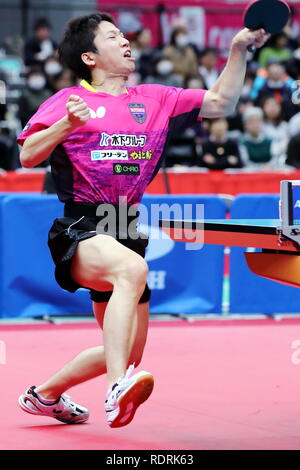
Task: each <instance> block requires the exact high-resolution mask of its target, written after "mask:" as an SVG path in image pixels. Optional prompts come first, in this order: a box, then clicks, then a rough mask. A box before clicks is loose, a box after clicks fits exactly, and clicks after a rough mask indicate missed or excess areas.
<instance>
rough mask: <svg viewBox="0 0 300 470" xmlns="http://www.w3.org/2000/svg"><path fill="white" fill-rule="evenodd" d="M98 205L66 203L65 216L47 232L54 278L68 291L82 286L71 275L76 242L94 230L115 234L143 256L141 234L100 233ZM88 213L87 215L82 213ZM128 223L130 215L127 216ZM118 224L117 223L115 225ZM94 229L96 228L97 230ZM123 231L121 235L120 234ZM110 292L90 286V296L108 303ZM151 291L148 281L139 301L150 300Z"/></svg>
mask: <svg viewBox="0 0 300 470" xmlns="http://www.w3.org/2000/svg"><path fill="white" fill-rule="evenodd" d="M98 206H99V205H93V204H87V203H70V204H66V205H65V213H64V215H65V217H61V218H58V219H55V220H54V222H53V225H52V227H51V229H50V231H49V235H48V246H49V248H50V252H51V255H52V258H53V261H54V263H55V279H56V281H57V283H58V284H59V285H60V286H61V287H62V288H63V289H65V290H67V291H69V292H75V291H76V290H77V289H79V288H80V287H84V286H81V285H79V284H77V283H76V282H75V281H74V280H73V279H72V277H71V272H70V271H71V263H72V258H73V255H74V253H75V250H76V248H77V246H78V243H79V242H80V241H82V240H86V239H87V238H91V237H94V236H95V235H97V233H105V234H106V235H111V236H114V238H115V239H116V240H117V241H119V242H120V243H121V244H122V245H124V246H126V247H127V248H129V249H130V250H132V251H134V252H135V253H138V254H139V255H140V256H142V257H143V258H145V251H146V247H147V245H148V238H147V237H145V235H144V234H141V233H139V232H137V231H136V232H135V234H136V237H134V239H133V238H131V237H127V238H125V236H124V230H123V229H122V230H121V231H120V230H117V231H116V232H114V233H113V234H111V233H110V232H109V231H108V230H103V231H102V232H99V225H97V224H99V221H100V220H101V218H99V217H97V216H95V213H96V209H97V207H98ZM84 214H87V215H84ZM128 220H129V222H130V221H132V218H131V219H130V218H128ZM117 226H118V225H117ZM96 229H97V231H96ZM120 233H122V236H120ZM111 294H112V291H105V292H100V291H95V290H93V289H90V298H91V300H93V301H94V302H108V300H109V299H110V296H111ZM150 296H151V291H150V289H149V286H148V284H146V287H145V290H144V292H143V294H142V296H141V298H140V300H139V303H145V302H148V301H149V300H150Z"/></svg>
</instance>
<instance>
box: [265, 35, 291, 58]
mask: <svg viewBox="0 0 300 470" xmlns="http://www.w3.org/2000/svg"><path fill="white" fill-rule="evenodd" d="M288 43H289V38H288V36H287V35H286V34H285V33H283V32H282V33H279V34H275V35H273V36H271V38H270V39H269V41H268V43H267V44H266V46H265V47H263V48H262V49H261V51H260V54H259V57H258V62H259V65H260V66H261V67H266V66H267V64H268V63H269V61H270V60H278V61H281V62H284V61H287V60H289V59H290V58H291V57H292V52H291V50H290V49H289V48H288Z"/></svg>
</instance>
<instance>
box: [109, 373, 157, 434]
mask: <svg viewBox="0 0 300 470" xmlns="http://www.w3.org/2000/svg"><path fill="white" fill-rule="evenodd" d="M133 369H134V365H133V364H132V365H131V366H129V367H128V369H127V371H126V373H125V375H124V377H120V378H119V379H118V381H117V382H116V383H115V384H114V385H113V387H112V388H111V389H110V390H109V391H108V393H107V400H106V401H105V405H104V407H105V411H106V416H107V422H108V424H109V426H110V427H111V428H120V427H122V426H126V425H127V424H129V423H130V422H131V421H132V420H133V417H134V415H135V412H136V410H137V408H138V407H139V406H140V405H141V404H142V403H144V401H146V400H147V398H149V396H150V395H151V393H152V390H153V385H154V379H153V375H152V374H150V373H149V372H145V371H141V372H138V373H137V374H135V375H133V376H132V377H130V375H131V373H132V371H133Z"/></svg>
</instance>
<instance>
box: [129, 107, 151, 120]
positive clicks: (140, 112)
mask: <svg viewBox="0 0 300 470" xmlns="http://www.w3.org/2000/svg"><path fill="white" fill-rule="evenodd" d="M128 107H129V109H130V112H131V116H132V117H133V119H135V120H136V122H138V123H139V124H143V122H145V121H146V117H147V114H146V108H145V105H143V104H141V103H129V105H128Z"/></svg>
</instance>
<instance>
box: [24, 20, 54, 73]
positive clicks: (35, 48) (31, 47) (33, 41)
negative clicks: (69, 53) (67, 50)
mask: <svg viewBox="0 0 300 470" xmlns="http://www.w3.org/2000/svg"><path fill="white" fill-rule="evenodd" d="M56 48H57V45H56V43H55V41H54V40H53V39H52V38H51V25H50V23H49V22H48V20H46V19H44V18H40V19H39V20H37V21H36V23H35V25H34V36H33V37H32V38H30V39H28V40H27V41H26V43H25V50H24V61H25V65H27V66H28V65H41V66H42V65H43V63H44V62H45V61H46V60H47V59H48V57H50V56H52V55H53V54H54V52H55V50H56Z"/></svg>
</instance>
